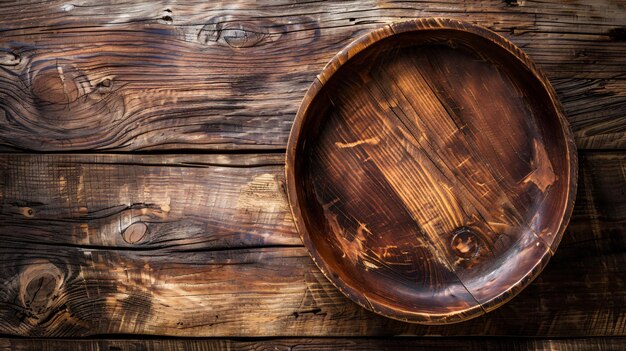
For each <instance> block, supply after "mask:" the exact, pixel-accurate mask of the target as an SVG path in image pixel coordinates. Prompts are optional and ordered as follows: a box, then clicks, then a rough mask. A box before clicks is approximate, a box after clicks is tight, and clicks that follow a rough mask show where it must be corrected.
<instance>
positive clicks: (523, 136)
mask: <svg viewBox="0 0 626 351" xmlns="http://www.w3.org/2000/svg"><path fill="white" fill-rule="evenodd" d="M286 175H287V193H288V196H289V203H290V206H291V209H292V211H293V215H294V219H295V222H296V226H297V228H298V231H299V233H300V235H301V236H302V239H303V241H304V244H305V245H306V247H307V248H308V250H309V252H310V253H311V256H312V257H313V260H314V261H315V263H316V264H317V265H318V267H319V268H320V269H321V270H322V272H323V273H324V274H325V275H326V276H327V277H328V279H329V280H330V281H331V282H332V283H333V284H335V285H336V286H337V288H339V289H340V290H341V291H342V292H343V293H344V294H345V295H347V296H348V297H349V298H351V299H352V300H354V301H355V302H357V303H358V304H360V305H361V306H363V307H365V308H367V309H369V310H371V311H374V312H376V313H379V314H382V315H385V316H388V317H391V318H395V319H399V320H403V321H409V322H417V323H425V324H446V323H453V322H459V321H463V320H466V319H470V318H473V317H476V316H479V315H481V314H483V313H485V312H489V311H491V310H493V309H495V308H497V307H498V306H500V305H502V304H503V303H505V302H506V301H508V300H509V299H511V298H513V297H514V296H515V295H516V294H518V293H519V292H520V291H521V290H522V289H523V288H524V287H525V286H527V285H528V284H529V283H530V282H531V281H532V280H533V278H535V277H536V276H537V275H538V274H539V273H540V271H541V270H542V269H543V268H544V266H545V265H546V263H547V262H548V260H549V259H550V257H551V256H552V254H553V253H554V250H555V249H556V247H557V246H558V244H559V241H560V240H561V236H562V235H563V232H564V229H565V227H566V225H567V223H568V221H569V217H570V215H571V212H572V207H573V201H574V198H575V192H576V175H577V161H576V151H575V146H574V143H573V138H572V135H571V131H570V129H569V126H568V123H567V121H566V119H565V116H564V114H563V112H562V109H561V106H560V104H559V102H558V101H557V98H556V95H555V92H554V90H553V88H552V87H551V85H550V83H549V82H548V80H547V79H546V77H545V76H544V75H543V74H542V73H541V72H540V71H539V70H538V69H537V68H536V67H535V65H534V64H533V63H532V62H531V61H530V59H529V58H528V57H527V56H526V55H525V54H524V53H523V52H522V51H521V50H520V49H519V48H517V47H516V46H514V45H513V44H512V43H510V42H509V41H507V40H506V39H504V38H502V37H501V36H499V35H497V34H495V33H493V32H491V31H489V30H487V29H484V28H481V27H478V26H476V25H472V24H469V23H466V22H461V21H456V20H450V19H419V20H414V21H409V22H403V23H397V24H392V25H388V26H385V27H383V28H380V29H378V30H375V31H373V32H371V33H370V34H368V35H366V36H363V37H361V38H360V39H358V40H356V41H355V42H353V43H352V44H350V45H349V46H348V47H346V48H345V49H344V50H342V51H341V52H340V53H338V54H337V55H336V56H335V57H334V58H333V59H332V60H331V61H330V63H329V64H328V65H327V66H326V67H325V68H324V70H323V71H322V73H321V74H320V75H319V76H318V77H317V79H316V80H315V82H314V83H313V85H312V86H311V88H310V89H309V91H308V92H307V94H306V96H305V97H304V100H303V102H302V105H301V106H300V110H299V111H298V114H297V116H296V119H295V122H294V125H293V129H292V131H291V136H290V139H289V144H288V149H287V168H286Z"/></svg>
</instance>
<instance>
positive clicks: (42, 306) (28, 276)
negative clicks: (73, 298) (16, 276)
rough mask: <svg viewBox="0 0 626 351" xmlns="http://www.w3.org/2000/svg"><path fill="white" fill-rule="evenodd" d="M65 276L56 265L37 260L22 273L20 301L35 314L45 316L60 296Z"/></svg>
mask: <svg viewBox="0 0 626 351" xmlns="http://www.w3.org/2000/svg"><path fill="white" fill-rule="evenodd" d="M63 281H64V274H63V273H62V272H61V270H60V269H59V268H58V267H57V266H55V265H54V264H52V263H50V262H48V261H46V260H37V261H35V262H32V263H30V264H29V265H27V266H26V268H25V269H24V271H22V273H20V301H21V303H22V305H23V306H24V307H26V308H27V309H29V310H30V311H31V312H32V313H34V314H43V313H45V312H46V311H48V310H49V309H50V306H51V305H52V304H53V303H54V302H55V300H56V299H57V298H58V297H59V295H60V293H59V292H60V290H61V286H62V285H63Z"/></svg>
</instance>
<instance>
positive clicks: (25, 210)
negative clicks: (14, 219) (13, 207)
mask: <svg viewBox="0 0 626 351" xmlns="http://www.w3.org/2000/svg"><path fill="white" fill-rule="evenodd" d="M19 211H20V213H21V214H22V216H24V217H27V218H33V217H34V216H35V210H33V209H32V208H30V207H20V209H19Z"/></svg>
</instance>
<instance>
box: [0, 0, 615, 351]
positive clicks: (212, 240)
mask: <svg viewBox="0 0 626 351" xmlns="http://www.w3.org/2000/svg"><path fill="white" fill-rule="evenodd" d="M0 10H1V11H0V152H1V154H0V164H2V167H1V168H0V259H1V261H2V269H1V270H0V278H1V279H2V281H3V284H1V285H0V334H2V336H4V337H5V339H3V340H0V350H4V349H17V350H40V349H49V350H60V349H70V350H144V349H167V350H181V349H193V350H214V349H227V348H228V349H234V350H253V349H278V350H283V349H285V350H287V349H294V350H296V349H297V350H302V349H307V350H308V349H312V350H314V349H328V350H335V349H349V350H363V349H367V348H371V349H385V348H387V349H407V350H408V349H432V348H433V347H440V348H443V349H456V348H459V347H462V348H466V349H515V350H520V349H567V350H569V349H589V348H592V349H597V348H604V349H615V350H617V349H623V348H626V338H624V336H626V2H625V1H623V0H617V1H614V0H593V1H582V0H578V1H565V0H560V1H556V2H546V1H527V0H505V1H486V0H485V1H462V2H458V1H449V0H438V1H333V2H322V1H294V0H289V1H287V0H280V1H254V0H242V1H228V2H223V3H222V2H215V1H181V2H176V1H137V2H134V1H112V2H101V1H68V0H66V1H46V2H24V1H17V2H2V5H1V6H0ZM424 16H445V17H451V18H457V19H463V20H466V21H470V22H473V23H477V24H480V25H483V26H486V27H487V28H490V29H492V30H494V31H496V32H498V33H499V34H501V35H503V36H505V37H506V38H508V39H509V40H511V41H512V42H513V43H515V44H516V45H518V46H519V47H521V48H523V49H524V50H525V51H526V52H527V53H528V54H529V55H530V57H531V58H532V59H533V60H534V61H535V62H536V63H537V64H538V66H539V67H540V68H541V69H542V70H543V71H544V72H545V73H546V74H547V75H548V77H549V79H550V81H551V83H552V84H553V86H554V87H555V89H556V90H557V93H558V96H559V98H560V100H561V102H562V103H563V105H564V107H565V112H566V114H567V116H568V119H569V121H570V123H571V126H572V129H573V131H574V134H575V137H576V142H577V146H578V148H579V158H580V173H579V187H578V196H577V199H576V205H575V209H574V215H573V217H572V220H571V224H570V226H569V228H568V230H567V231H566V233H565V235H564V238H563V241H562V243H561V245H560V246H559V249H558V250H557V252H556V254H555V256H554V257H553V259H552V260H551V261H550V263H549V264H548V266H547V268H546V269H545V271H544V272H543V273H541V275H540V276H539V278H537V280H535V281H534V282H533V283H532V284H531V285H530V286H529V287H528V288H527V289H526V290H524V291H523V292H522V293H521V294H520V295H519V296H517V297H516V298H515V299H513V300H512V301H511V302H509V303H507V304H505V305H504V306H503V307H501V308H499V309H497V310H495V311H493V312H491V313H489V314H487V315H485V316H482V317H479V318H476V319H474V320H471V321H468V322H464V323H459V324H453V325H448V326H424V325H416V324H407V323H402V322H398V321H394V320H390V319H387V318H384V317H381V316H378V315H375V314H373V313H370V312H368V311H366V310H364V309H362V308H360V307H359V306H357V305H356V304H354V303H352V302H351V301H350V300H348V299H347V298H345V297H344V296H343V295H342V294H341V293H340V292H339V291H338V290H337V289H336V288H334V287H333V286H332V285H331V284H330V283H329V282H328V281H327V280H326V278H325V277H324V276H323V275H322V274H321V273H320V272H319V270H318V269H317V268H316V266H315V265H314V263H313V262H312V260H311V259H310V257H309V256H308V253H307V251H306V250H305V248H304V247H303V246H302V242H301V240H300V238H299V236H298V234H297V232H296V230H295V227H294V225H293V222H292V218H291V214H290V211H289V208H288V205H287V201H286V198H285V196H286V195H285V189H284V181H285V180H284V151H285V145H286V142H287V138H288V136H289V130H290V127H291V124H292V121H293V118H294V116H295V112H296V110H297V108H298V106H299V104H300V100H301V99H302V97H303V96H304V93H305V92H306V90H307V88H308V87H309V85H310V84H311V82H312V81H313V79H314V78H315V75H316V74H317V73H318V72H319V71H320V70H321V69H322V68H323V67H324V65H325V64H326V62H327V61H328V60H329V59H330V58H331V57H332V56H333V55H334V54H335V53H336V52H338V51H339V50H340V49H341V48H343V47H344V46H345V45H347V44H348V43H350V42H351V41H352V40H353V39H355V38H357V37H358V36H360V35H363V34H365V33H367V32H368V31H370V30H372V29H375V28H379V27H380V26H382V25H384V24H386V23H390V22H393V21H399V20H402V19H408V18H415V17H424ZM398 335H403V336H419V338H402V339H397V338H396V339H392V340H388V339H382V338H381V337H387V336H398ZM424 336H428V337H427V338H424ZM460 336H464V337H471V338H469V339H465V338H463V339H459V338H457V337H460ZM78 337H80V338H81V339H73V338H78ZM174 337H178V338H176V339H174ZM180 337H183V338H180ZM191 337H202V339H191ZM41 338H43V339H41ZM70 339H71V340H70Z"/></svg>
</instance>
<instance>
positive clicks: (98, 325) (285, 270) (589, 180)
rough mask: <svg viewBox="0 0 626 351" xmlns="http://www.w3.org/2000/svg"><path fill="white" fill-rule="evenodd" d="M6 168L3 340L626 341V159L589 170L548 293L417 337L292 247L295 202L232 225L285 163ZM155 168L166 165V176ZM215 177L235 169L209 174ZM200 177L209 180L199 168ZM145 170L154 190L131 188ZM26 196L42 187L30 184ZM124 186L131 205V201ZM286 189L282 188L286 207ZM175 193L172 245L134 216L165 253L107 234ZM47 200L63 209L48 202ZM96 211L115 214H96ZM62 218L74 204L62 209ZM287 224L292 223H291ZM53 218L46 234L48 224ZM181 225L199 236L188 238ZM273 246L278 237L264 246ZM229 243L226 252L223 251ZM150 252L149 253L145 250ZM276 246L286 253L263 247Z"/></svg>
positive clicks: (15, 158)
mask: <svg viewBox="0 0 626 351" xmlns="http://www.w3.org/2000/svg"><path fill="white" fill-rule="evenodd" d="M3 157H4V158H5V160H4V161H7V163H3V164H8V165H9V167H5V168H3V172H5V175H4V176H2V177H1V178H0V179H4V180H5V183H4V184H3V186H2V187H0V190H1V191H2V193H1V194H2V196H3V197H2V202H1V203H2V204H3V207H2V212H1V213H2V216H3V218H2V223H3V224H4V223H10V224H9V226H6V225H5V226H4V227H3V228H2V229H0V239H1V240H0V260H1V261H2V266H3V269H2V270H1V271H0V279H2V281H4V282H5V283H4V284H3V286H2V287H0V333H4V334H15V335H30V336H65V337H70V336H85V335H94V334H110V333H115V334H118V333H136V334H158V335H176V336H242V335H247V336H280V335H283V336H289V335H301V336H324V335H326V336H329V335H332V336H357V335H358V336H365V335H369V336H388V335H448V336H459V335H501V336H505V335H518V336H550V337H556V336H591V335H593V336H601V335H620V336H623V335H626V288H625V287H626V268H625V267H626V199H625V197H624V196H623V194H624V193H625V192H626V173H625V172H624V170H625V169H626V154H625V153H587V154H583V155H582V157H581V175H580V187H579V196H578V199H577V204H576V208H575V212H574V215H573V218H572V222H571V225H570V227H569V229H568V231H567V232H566V234H565V235H564V238H563V241H562V243H561V245H560V247H559V249H558V251H557V253H556V255H555V256H554V258H553V259H552V260H551V262H550V263H549V264H548V267H547V268H546V270H545V271H544V272H543V273H542V274H541V275H540V276H539V278H538V279H537V280H536V281H535V282H534V283H533V284H531V285H530V286H529V287H528V288H527V289H526V290H524V291H523V292H522V293H521V294H520V295H519V296H518V297H516V298H515V299H513V300H512V301H511V302H510V303H507V304H506V305H504V306H502V307H501V308H499V309H497V310H495V311H493V312H491V313H489V314H487V315H486V316H483V317H479V318H477V319H475V320H472V321H469V322H466V323H461V324H455V325H449V326H421V325H412V324H405V323H401V322H398V321H393V320H389V319H386V318H383V317H380V316H378V315H375V314H372V313H370V312H367V311H365V310H364V309H362V308H360V307H358V306H357V305H356V304H354V303H352V302H350V301H349V300H348V299H347V298H345V297H344V296H343V295H342V294H341V293H340V292H339V291H338V290H337V289H336V288H334V287H333V286H332V285H331V284H330V283H329V282H328V281H327V280H326V278H325V277H324V276H323V275H322V274H321V273H320V272H319V270H318V269H317V268H316V267H315V265H314V264H313V262H312V260H311V259H310V257H309V256H308V253H307V252H306V250H305V249H304V248H303V247H276V245H280V246H283V245H293V244H296V243H297V242H298V241H299V239H298V238H297V235H296V234H295V232H294V229H293V228H292V227H291V226H290V225H287V224H278V223H277V222H275V221H278V222H280V223H282V221H285V222H289V221H290V216H289V215H288V213H287V211H288V210H286V207H285V206H282V205H278V204H277V202H272V201H270V200H269V199H281V200H280V201H283V202H284V201H285V200H284V198H282V197H280V196H268V197H260V198H256V199H250V200H251V201H252V202H250V203H251V204H253V205H255V206H257V207H255V208H256V211H260V210H259V209H258V207H259V206H261V205H263V206H265V208H266V209H267V212H263V211H260V212H256V214H254V215H255V216H258V215H259V213H261V214H263V213H265V215H266V217H265V218H266V220H265V221H261V222H262V223H264V225H265V226H267V227H264V226H260V227H254V226H247V225H246V224H245V223H247V222H246V221H247V220H248V219H246V217H240V216H244V214H245V213H246V212H245V211H243V212H241V208H239V210H235V212H234V213H231V214H230V215H232V217H229V215H227V214H223V213H225V212H224V211H225V210H224V209H221V207H224V208H226V209H229V208H232V207H234V208H237V205H236V202H235V200H234V199H235V198H239V197H240V196H242V194H245V193H246V192H245V191H243V190H242V189H246V187H247V186H248V184H249V182H252V183H253V184H256V183H254V182H253V180H254V179H255V177H256V176H258V175H263V174H272V175H276V177H277V178H276V179H280V178H279V174H280V173H281V172H282V166H280V165H273V166H267V165H266V164H268V163H269V164H273V162H277V160H274V161H268V159H267V158H268V157H269V158H270V159H271V157H277V158H279V157H282V155H273V156H272V155H270V156H267V155H265V156H257V155H241V156H222V155H192V156H175V157H174V156H172V157H170V156H163V155H161V156H140V155H134V156H126V155H105V156H99V155H36V156H28V157H26V156H24V155H4V156H3ZM29 157H30V158H29ZM153 157H160V161H157V158H153ZM248 158H249V160H247V159H248ZM156 163H158V165H157V164H156ZM162 163H171V165H163V164H162ZM213 163H219V164H220V166H207V165H210V164H213ZM28 164H30V166H28ZM227 164H230V165H231V167H230V168H229V167H226V166H225V165H227ZM77 165H78V166H77ZM190 165H194V167H195V166H198V165H199V166H198V167H197V168H189V166H190ZM246 165H247V166H246ZM184 166H187V167H184ZM235 166H236V167H235ZM231 168H232V170H231ZM54 169H57V171H53V170H54ZM235 169H236V170H237V172H235V171H234V170H235ZM72 170H73V171H72ZM131 170H132V172H136V173H135V174H137V175H138V176H137V177H135V178H127V176H123V175H126V174H129V172H131ZM184 170H188V171H193V172H196V173H194V174H193V176H189V177H178V178H176V177H174V178H172V177H170V176H168V174H180V172H183V171H184ZM68 171H72V172H73V173H71V172H68ZM58 172H68V173H66V174H71V176H66V184H67V185H66V187H69V184H74V183H78V180H73V179H80V174H82V175H83V184H84V185H83V187H84V189H85V190H84V192H82V193H81V192H79V191H76V192H75V194H74V195H72V193H61V195H59V193H57V191H58V184H57V183H58V179H59V177H60V176H61V174H60V173H58ZM238 172H241V173H238ZM151 174H152V175H151ZM218 175H219V176H218ZM71 177H74V178H71ZM46 179H48V180H46ZM134 179H136V180H137V181H136V182H135V180H134ZM157 179H163V181H162V182H159V181H157ZM87 180H89V181H87ZM174 180H176V181H174ZM24 181H30V183H19V182H24ZM14 182H18V183H17V184H16V183H14ZM124 183H125V184H126V185H125V186H126V189H125V190H124V191H118V190H116V189H119V187H120V186H122V185H123V184H124ZM20 184H21V185H20ZM87 184H90V185H89V186H87ZM191 184H194V186H191ZM55 186H56V187H55ZM74 186H76V188H77V189H78V186H77V185H74ZM144 186H148V188H144ZM159 186H160V187H161V188H162V190H157V189H155V190H152V191H151V190H150V189H154V188H155V187H156V188H158V187H159ZM277 187H278V186H271V187H270V188H271V189H272V192H275V193H280V192H281V190H280V189H279V187H278V188H277ZM96 188H100V189H105V190H106V191H108V192H110V193H111V194H105V193H103V192H104V190H101V191H100V192H97V191H96V192H93V193H92V191H94V190H93V189H96ZM15 189H22V190H23V189H28V190H29V192H28V193H30V194H32V195H27V196H28V197H26V198H23V197H22V198H21V200H19V201H24V205H25V206H26V207H31V208H35V210H34V211H33V217H31V218H29V217H28V216H27V215H28V214H29V212H28V210H25V211H20V210H15V209H13V207H11V206H13V205H11V203H13V202H15V201H16V200H15V196H24V195H22V194H27V193H26V192H24V191H22V192H20V193H16V192H15ZM42 189H47V190H42ZM175 189H181V190H180V191H183V190H185V191H189V192H190V195H189V198H183V197H180V195H169V196H170V199H172V200H171V202H170V203H169V205H168V206H169V212H168V213H169V214H168V216H173V217H174V214H176V216H175V218H173V219H172V222H171V227H170V228H169V229H168V230H163V231H161V230H160V228H161V227H154V228H159V229H155V231H154V232H153V231H152V229H153V227H152V226H153V224H154V225H156V223H157V222H163V223H167V222H168V221H169V220H170V219H168V216H164V217H163V218H160V217H159V216H158V215H157V213H161V214H162V212H160V211H159V210H158V208H160V206H159V207H157V209H153V207H148V210H149V211H154V213H152V212H149V213H148V214H147V215H144V214H141V213H140V212H139V213H136V214H134V215H135V216H138V217H137V218H142V219H144V221H145V222H146V223H148V227H149V228H150V232H149V233H150V234H149V235H153V234H154V233H157V234H156V235H157V236H160V237H161V238H162V239H161V240H160V242H151V241H150V240H151V239H150V236H148V239H142V240H146V241H145V242H144V241H141V240H140V241H137V244H133V245H131V244H128V243H126V242H125V241H123V236H122V233H120V230H121V228H123V227H120V225H119V223H118V222H119V221H120V219H119V218H115V216H112V217H110V218H109V219H111V218H112V219H113V221H112V222H111V223H114V224H106V219H107V217H106V216H102V217H103V218H104V219H99V218H98V214H100V215H102V214H103V213H106V208H108V207H111V208H116V206H119V205H118V204H117V203H118V202H121V203H122V204H124V203H126V201H129V199H131V200H132V196H133V195H132V194H143V195H142V196H145V198H139V200H140V201H138V202H141V201H146V202H149V203H154V204H162V202H163V201H158V200H160V199H161V198H160V197H159V196H163V195H159V194H161V193H160V192H161V191H166V190H167V191H168V194H177V191H176V190H175ZM47 191H48V192H49V193H50V195H48V196H49V197H47V198H46V197H45V196H44V194H46V193H47ZM170 192H171V193H170ZM117 193H119V194H117ZM211 193H217V194H218V195H219V199H221V200H220V201H219V202H216V203H212V202H210V201H208V202H206V203H205V204H204V205H198V204H195V205H194V206H196V207H197V208H198V209H197V210H196V212H192V213H190V214H189V215H188V216H187V215H185V213H186V212H185V211H186V210H183V209H184V208H185V204H186V203H187V202H186V201H189V202H188V203H189V204H191V203H192V201H191V199H197V201H199V202H201V203H202V202H203V201H205V199H206V197H207V196H208V195H206V194H211ZM260 193H261V194H263V192H260ZM80 194H82V195H80ZM254 194H257V192H254ZM31 196H32V197H31ZM81 196H82V198H81ZM93 196H100V197H102V199H106V200H96V199H92V197H93ZM231 198H232V199H231ZM18 199H20V198H19V197H18ZM41 199H44V200H45V201H44V200H41ZM61 199H66V201H68V200H67V199H69V202H63V201H61ZM201 200H202V201H201ZM81 201H82V202H81ZM98 201H101V202H98ZM276 201H278V200H276ZM37 202H41V203H42V205H41V206H42V208H39V209H38V208H37V207H34V205H35V204H36V203H37ZM56 202H59V203H58V204H56V205H55V203H56ZM85 203H86V204H87V206H84V207H87V210H86V212H85V211H83V213H81V211H80V210H78V209H80V207H83V205H81V204H85ZM55 206H56V207H55ZM18 207H20V206H18ZM137 210H140V209H137ZM162 210H163V209H161V211H162ZM281 211H284V216H283V215H279V213H282V212H281ZM252 212H254V211H252ZM226 213H228V212H226ZM25 214H26V215H25ZM220 214H223V215H222V216H223V217H220ZM40 215H41V216H44V219H42V220H39V221H38V220H37V216H40ZM45 216H48V217H45ZM57 216H58V217H59V218H63V219H64V220H63V221H59V223H56V224H55V222H54V221H53V220H52V221H51V220H50V219H53V218H55V217H57ZM141 216H145V217H141ZM120 218H121V217H120ZM190 218H194V219H196V220H198V221H200V222H199V224H198V226H197V227H193V228H196V229H195V230H189V229H188V228H189V227H188V226H185V225H184V223H185V221H186V220H189V219H190ZM198 218H199V219H198ZM203 218H204V219H203ZM220 218H222V219H220ZM224 218H225V219H224ZM237 218H243V219H241V220H238V219H237ZM218 219H220V220H219V221H218ZM31 220H32V221H31ZM100 220H103V221H102V222H98V221H100ZM253 220H256V219H254V218H253ZM212 221H217V222H218V225H217V227H221V228H227V229H228V230H225V229H224V231H220V230H218V231H217V233H218V234H215V232H213V228H215V227H214V226H212V225H209V224H208V223H212ZM153 222H154V223H153ZM80 223H87V224H88V226H89V228H96V229H90V230H89V231H88V233H84V234H83V232H81V231H78V230H75V231H77V232H76V233H75V234H74V235H72V234H71V233H72V231H71V230H68V229H64V228H65V227H64V226H70V227H71V226H78V228H80ZM180 223H182V224H183V225H182V226H180V227H178V226H179V225H181V224H180ZM238 223H241V224H240V226H238ZM207 228H208V229H207ZM263 228H265V229H263ZM277 228H282V229H277ZM139 229H140V228H139ZM139 232H140V231H139ZM264 232H265V233H268V234H270V235H269V236H267V237H263V239H260V238H261V237H262V235H261V234H262V233H264ZM42 233H45V234H42ZM79 233H80V234H81V235H85V236H86V237H87V238H88V239H85V237H81V236H80V235H78V234H79ZM133 233H136V232H133ZM214 235H217V238H216V239H215V240H216V241H217V242H219V244H215V245H214V244H213V243H211V241H212V240H213V239H212V238H213V236H214ZM137 236H139V237H141V235H139V234H133V235H130V236H129V237H131V238H133V237H137ZM120 237H122V240H120ZM186 237H188V238H186ZM207 238H208V239H207ZM233 238H235V239H233ZM131 241H132V240H131ZM265 245H270V246H269V247H259V246H265ZM228 247H232V248H240V249H227V248H228ZM245 247H248V248H245ZM250 247H254V248H250ZM216 249H217V250H216ZM520 316H524V317H523V318H522V317H520Z"/></svg>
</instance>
